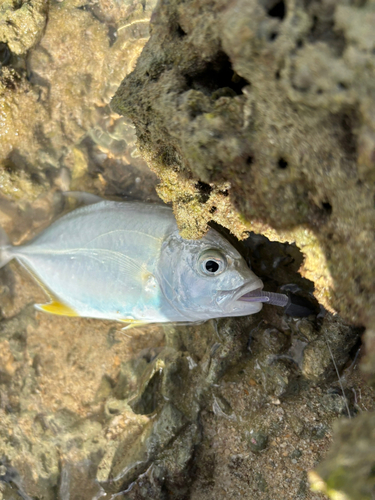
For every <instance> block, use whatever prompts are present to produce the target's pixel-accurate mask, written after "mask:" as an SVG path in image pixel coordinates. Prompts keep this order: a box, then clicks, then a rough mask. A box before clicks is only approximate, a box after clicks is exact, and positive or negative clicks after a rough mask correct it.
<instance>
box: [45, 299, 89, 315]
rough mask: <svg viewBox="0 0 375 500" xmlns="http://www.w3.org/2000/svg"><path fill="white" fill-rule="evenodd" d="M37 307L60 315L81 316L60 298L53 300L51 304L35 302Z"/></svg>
mask: <svg viewBox="0 0 375 500" xmlns="http://www.w3.org/2000/svg"><path fill="white" fill-rule="evenodd" d="M35 308H36V309H39V311H44V312H47V313H50V314H57V315H58V316H79V314H78V313H76V311H75V310H74V309H72V308H71V307H69V306H67V305H66V304H63V303H62V302H59V301H58V300H53V301H52V302H50V303H49V304H35Z"/></svg>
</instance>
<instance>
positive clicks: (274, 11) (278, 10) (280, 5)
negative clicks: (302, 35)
mask: <svg viewBox="0 0 375 500" xmlns="http://www.w3.org/2000/svg"><path fill="white" fill-rule="evenodd" d="M285 12H286V9H285V2H284V0H281V1H280V2H277V3H276V4H275V5H274V6H273V7H271V8H270V9H269V10H268V12H267V13H268V15H269V16H271V17H277V18H278V19H284V17H285Z"/></svg>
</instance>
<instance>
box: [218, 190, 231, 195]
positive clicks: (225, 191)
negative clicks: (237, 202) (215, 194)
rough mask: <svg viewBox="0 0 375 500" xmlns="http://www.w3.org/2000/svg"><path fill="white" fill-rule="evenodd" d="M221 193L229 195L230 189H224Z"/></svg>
mask: <svg viewBox="0 0 375 500" xmlns="http://www.w3.org/2000/svg"><path fill="white" fill-rule="evenodd" d="M220 193H221V194H222V195H223V196H229V191H228V189H225V190H224V191H220Z"/></svg>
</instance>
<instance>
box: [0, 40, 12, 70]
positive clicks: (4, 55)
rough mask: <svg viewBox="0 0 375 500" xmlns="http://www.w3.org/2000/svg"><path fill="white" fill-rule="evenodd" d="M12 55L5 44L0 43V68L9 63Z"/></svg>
mask: <svg viewBox="0 0 375 500" xmlns="http://www.w3.org/2000/svg"><path fill="white" fill-rule="evenodd" d="M11 56H12V53H11V51H10V50H9V47H8V45H7V44H6V43H2V42H1V43H0V68H1V66H7V65H8V64H9V63H10V59H11Z"/></svg>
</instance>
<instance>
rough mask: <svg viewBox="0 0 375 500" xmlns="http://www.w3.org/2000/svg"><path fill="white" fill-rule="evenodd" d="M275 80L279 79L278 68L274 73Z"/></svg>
mask: <svg viewBox="0 0 375 500" xmlns="http://www.w3.org/2000/svg"><path fill="white" fill-rule="evenodd" d="M275 78H276V80H280V70H279V69H278V70H277V71H276V73H275Z"/></svg>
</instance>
